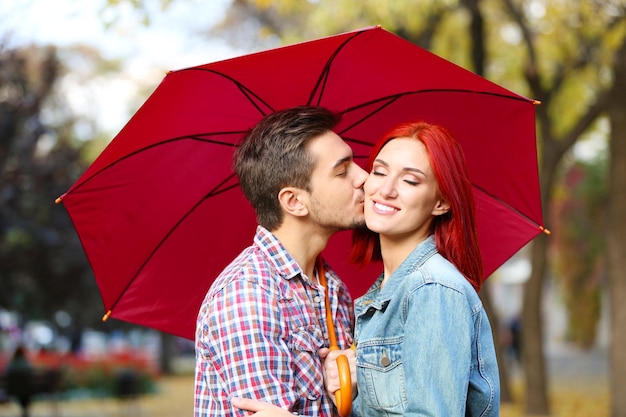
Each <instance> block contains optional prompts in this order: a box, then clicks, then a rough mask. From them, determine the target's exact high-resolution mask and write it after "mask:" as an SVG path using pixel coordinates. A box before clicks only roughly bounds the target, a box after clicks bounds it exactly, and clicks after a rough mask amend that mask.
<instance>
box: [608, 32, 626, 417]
mask: <svg viewBox="0 0 626 417" xmlns="http://www.w3.org/2000/svg"><path fill="white" fill-rule="evenodd" d="M614 71H615V72H614V79H615V83H614V85H613V89H612V91H611V97H610V102H609V117H610V120H611V140H610V145H609V155H610V158H611V160H610V162H609V175H608V178H609V196H610V197H609V201H608V206H607V210H608V212H607V225H608V228H607V234H606V247H607V264H608V271H607V272H608V282H609V291H608V292H609V294H610V305H611V348H610V364H611V365H610V373H611V376H610V398H611V417H626V395H624V387H623V383H624V382H623V378H624V375H626V349H624V346H626V332H625V331H624V329H626V303H624V300H626V279H625V278H624V271H626V256H624V255H625V253H626V249H625V248H626V219H625V218H624V213H626V193H625V192H624V190H626V101H625V100H624V93H626V42H625V43H624V44H622V46H621V48H620V49H619V50H618V51H617V53H616V55H615V62H614Z"/></svg>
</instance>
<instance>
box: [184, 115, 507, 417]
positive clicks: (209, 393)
mask: <svg viewBox="0 0 626 417" xmlns="http://www.w3.org/2000/svg"><path fill="white" fill-rule="evenodd" d="M337 122H338V119H337V117H336V116H335V115H334V114H333V113H331V112H329V111H327V110H325V109H323V108H319V107H297V108H292V109H287V110H283V111H279V112H275V113H272V114H270V115H268V116H267V117H265V118H264V119H263V120H262V121H261V122H259V123H258V124H257V125H256V126H255V127H254V128H253V129H252V130H251V132H250V133H249V134H248V136H247V137H246V139H245V140H244V142H243V143H242V145H241V146H240V147H239V149H238V150H237V152H236V155H235V171H236V173H237V175H238V177H239V179H240V184H241V187H242V190H243V192H244V194H245V195H246V197H247V198H248V200H249V201H250V202H251V203H252V205H253V207H254V209H255V211H256V214H257V219H258V222H259V226H258V228H257V232H256V235H255V237H254V243H253V245H252V246H250V247H249V248H247V249H245V250H244V251H243V252H242V253H241V254H240V255H239V256H238V257H237V258H236V259H235V260H234V261H233V262H232V263H231V264H230V265H229V266H228V267H226V269H225V270H224V271H223V272H222V274H221V275H220V276H219V277H218V278H217V280H216V281H215V282H214V284H213V285H212V286H211V288H210V290H209V291H208V293H207V295H206V298H205V300H204V302H203V304H202V307H201V309H200V312H199V315H198V323H197V329H196V380H195V394H194V396H195V406H194V408H195V416H196V417H200V416H244V415H248V414H250V413H249V412H247V411H244V410H250V411H256V412H258V415H259V416H261V415H267V416H278V415H283V414H284V415H294V414H298V415H307V416H311V417H317V416H328V417H330V416H332V415H334V408H333V404H332V399H331V396H330V395H328V394H327V393H326V390H328V391H330V392H332V391H333V390H334V389H336V387H338V382H337V378H336V376H334V377H333V375H336V368H334V366H335V365H334V358H335V357H336V356H337V354H339V353H343V354H346V355H347V356H348V357H349V358H350V361H351V363H350V367H351V370H352V371H353V375H352V380H353V383H354V382H355V381H358V393H357V395H356V398H355V400H354V404H353V415H355V416H378V415H403V414H407V415H409V414H413V415H432V416H468V415H472V416H474V415H476V416H478V415H480V416H492V415H499V381H498V369H497V363H496V358H495V350H494V345H493V338H492V335H491V329H490V325H489V322H488V319H487V316H486V314H485V312H484V310H483V308H482V304H481V302H480V299H479V298H478V295H477V291H478V290H479V288H480V284H481V282H482V264H481V258H480V253H479V248H478V242H477V237H476V227H475V217H474V204H473V197H472V191H471V183H470V181H469V178H468V175H467V171H466V167H465V162H464V158H463V155H462V151H461V149H460V146H459V145H458V143H457V142H456V141H455V140H454V138H453V137H452V136H451V135H450V134H449V133H448V132H447V131H446V130H445V129H444V128H442V127H440V126H436V125H431V124H427V123H422V122H417V123H408V124H404V125H400V126H397V127H396V128H395V129H393V130H392V131H391V132H389V133H388V134H386V135H385V136H384V137H383V138H381V140H380V141H379V142H378V143H377V145H376V147H375V148H374V150H373V152H372V156H371V158H370V160H369V162H368V166H367V168H368V170H369V171H370V173H369V175H368V173H366V172H365V171H363V170H362V169H361V168H360V167H359V166H358V165H357V164H356V163H355V162H354V161H353V155H352V149H351V148H350V146H348V145H347V144H346V143H345V142H343V140H342V139H341V138H340V137H339V136H338V135H336V134H335V133H333V131H332V129H333V128H334V127H335V126H336V124H337ZM364 224H366V225H367V229H366V228H364V227H362V226H363V225H364ZM343 229H356V230H355V232H354V245H353V252H352V258H353V260H354V261H355V262H359V263H362V264H367V263H369V262H371V261H375V260H381V259H382V261H383V267H384V269H383V273H382V275H381V276H380V277H379V278H378V279H377V280H376V282H375V283H374V284H373V285H372V287H371V288H370V290H369V291H368V292H367V293H366V294H365V295H364V296H363V297H361V298H359V299H358V300H356V303H355V311H354V312H353V310H352V300H351V298H350V295H349V293H348V291H347V289H346V287H345V286H344V284H343V283H342V282H341V281H340V280H339V279H338V277H337V276H336V275H335V274H334V273H333V272H332V270H330V269H329V268H328V266H326V277H327V287H328V291H329V295H330V300H331V301H330V303H331V310H332V312H333V316H334V322H335V326H336V329H337V339H338V344H339V346H340V348H341V349H345V350H343V351H334V352H332V353H329V351H328V349H326V348H327V347H328V344H327V342H326V341H327V340H328V336H327V334H326V329H325V325H324V316H325V305H324V302H325V301H324V290H325V288H324V287H322V286H321V285H320V283H319V281H318V274H317V271H316V262H315V261H316V258H317V256H318V255H319V253H320V252H321V251H322V250H323V249H324V247H325V246H326V243H327V242H328V240H329V239H330V237H331V236H332V235H333V234H334V233H335V232H337V231H339V230H343ZM355 317H356V319H354V318H355ZM354 320H356V323H355V322H354ZM352 329H354V335H353V334H352ZM353 343H354V344H355V345H356V355H355V354H354V353H352V351H351V350H350V349H349V347H350V346H351V345H352V344H353ZM324 374H327V375H326V376H327V378H326V379H327V380H326V387H325V386H324ZM354 392H356V390H355V391H354ZM255 400H261V401H264V402H267V403H269V404H266V403H264V402H260V401H255Z"/></svg>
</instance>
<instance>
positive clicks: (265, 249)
mask: <svg viewBox="0 0 626 417" xmlns="http://www.w3.org/2000/svg"><path fill="white" fill-rule="evenodd" d="M254 243H255V245H257V246H258V247H259V249H260V250H261V252H262V253H263V255H264V256H265V257H266V258H267V260H268V261H269V262H270V263H271V264H272V265H273V266H274V269H275V270H276V271H277V272H278V273H279V274H280V275H281V276H282V277H283V278H285V279H291V278H294V277H297V276H299V275H302V274H303V272H302V268H300V265H298V263H297V262H296V261H295V259H294V258H293V257H292V256H291V254H290V253H289V252H287V249H285V247H284V246H283V245H282V243H280V240H278V238H277V237H276V236H275V235H274V234H273V233H272V232H270V231H269V230H267V229H266V228H265V227H263V226H261V225H259V226H257V229H256V234H255V235H254Z"/></svg>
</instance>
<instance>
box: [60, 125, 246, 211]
mask: <svg viewBox="0 0 626 417" xmlns="http://www.w3.org/2000/svg"><path fill="white" fill-rule="evenodd" d="M245 133H247V132H246V131H232V132H214V133H200V134H193V135H185V136H180V137H177V138H170V139H166V140H163V141H160V142H159V143H153V144H151V145H148V146H146V147H144V148H141V149H137V150H136V151H133V152H131V153H129V154H128V155H124V156H123V157H121V158H120V159H118V160H116V161H113V162H111V163H110V164H109V165H107V166H105V167H103V168H102V169H100V170H99V171H97V172H94V173H93V175H92V176H90V177H89V178H87V179H85V180H84V181H83V182H81V183H80V184H78V185H76V187H74V188H72V189H71V190H69V191H68V192H66V193H65V194H63V195H62V196H61V197H60V199H61V200H63V198H65V196H66V195H68V194H71V193H73V192H74V191H75V190H77V189H79V188H81V187H82V186H83V185H85V184H86V183H88V182H89V181H91V180H92V179H93V178H95V177H96V176H98V175H100V174H101V173H103V172H104V171H106V170H108V169H109V168H112V167H114V166H115V165H117V164H118V163H119V162H122V161H124V160H126V159H128V158H130V157H133V156H135V155H137V154H139V153H141V152H145V151H147V150H150V149H152V148H154V147H157V146H160V145H164V144H168V143H171V142H176V141H179V140H185V139H192V140H196V141H199V142H206V143H212V144H215V145H223V146H230V147H237V146H238V145H236V144H234V143H230V142H224V141H219V140H212V139H208V138H206V137H204V136H214V135H241V134H245Z"/></svg>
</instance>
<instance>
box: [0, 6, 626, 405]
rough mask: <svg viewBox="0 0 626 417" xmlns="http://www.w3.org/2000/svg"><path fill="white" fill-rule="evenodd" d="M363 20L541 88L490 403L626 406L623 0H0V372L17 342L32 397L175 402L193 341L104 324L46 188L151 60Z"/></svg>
mask: <svg viewBox="0 0 626 417" xmlns="http://www.w3.org/2000/svg"><path fill="white" fill-rule="evenodd" d="M372 25H382V27H383V28H385V29H386V30H388V31H391V32H393V33H396V34H397V35H399V36H401V37H403V38H405V39H407V40H409V41H411V42H414V43H415V44H417V45H419V46H421V47H423V48H425V49H427V50H429V51H431V52H434V53H436V54H438V55H440V56H442V57H443V58H446V59H448V60H450V61H452V62H454V63H456V64H458V65H460V66H462V67H464V68H466V69H468V70H470V71H472V72H475V73H477V74H479V75H482V76H484V77H485V78H487V79H489V80H491V81H494V82H496V83H499V84H501V85H502V86H504V87H506V88H508V89H510V90H512V91H515V92H517V93H519V94H522V95H524V96H527V97H531V98H534V99H536V100H540V101H541V105H539V106H537V107H536V112H537V144H538V152H539V173H540V181H541V189H542V203H543V208H544V216H545V219H546V224H547V227H548V228H549V229H550V230H551V232H552V233H551V234H550V235H547V234H542V235H541V236H539V237H538V238H536V239H535V240H533V241H532V242H531V243H530V244H528V245H527V246H526V247H525V248H523V249H522V250H521V251H520V252H519V253H518V254H516V255H515V256H514V257H513V258H512V259H511V260H510V261H508V262H507V263H506V264H505V265H503V266H502V267H501V268H500V269H499V270H498V271H496V272H495V273H494V274H493V275H492V276H491V277H490V278H489V279H488V280H487V283H486V284H485V286H484V287H483V288H484V289H483V291H482V293H481V297H482V298H483V301H484V303H485V306H486V307H487V308H488V311H489V315H490V318H491V322H492V325H493V327H494V335H495V338H496V341H497V345H498V349H499V360H500V364H501V378H502V388H503V391H502V400H503V412H502V415H503V416H522V415H528V416H549V415H554V416H607V417H608V416H611V417H620V416H626V388H625V385H624V384H623V382H622V380H623V378H624V377H626V350H625V349H624V348H623V346H624V345H625V343H624V342H626V332H625V331H624V330H625V329H626V302H625V301H626V279H625V278H624V274H623V272H622V271H624V270H626V253H625V248H626V216H624V213H625V212H626V0H582V1H580V0H360V1H349V0H273V1H267V0H212V1H211V2H208V1H200V0H153V1H146V2H142V1H133V0H116V1H113V0H109V1H105V0H101V1H92V2H91V1H90V2H82V1H72V0H64V1H55V2H48V1H46V0H37V1H36V0H21V1H18V0H0V330H1V332H0V374H3V373H4V369H5V368H6V367H7V364H8V363H9V361H10V360H11V357H12V356H13V353H14V351H15V350H16V348H17V347H18V346H19V345H24V346H25V348H26V357H27V359H28V360H29V362H30V363H31V364H32V366H33V367H34V368H35V369H36V370H37V371H38V375H39V382H40V385H41V386H42V389H41V392H40V394H39V395H38V396H37V397H36V398H35V402H34V404H33V406H32V415H35V416H38V415H51V414H53V415H66V416H73V415H76V416H79V415H93V416H96V415H98V416H100V415H102V416H106V415H139V414H144V415H152V416H160V415H171V416H174V415H190V414H191V413H192V410H193V376H192V372H193V344H192V342H190V341H188V340H185V339H181V338H177V337H174V336H170V335H167V334H163V333H160V332H157V331H154V330H150V329H147V328H142V327H139V326H135V325H131V324H128V323H124V322H120V321H116V320H109V321H107V322H106V323H102V322H101V320H100V319H101V317H102V315H103V313H104V311H103V307H102V303H101V300H100V295H99V292H98V288H97V286H96V283H95V280H94V277H93V274H92V271H91V269H90V267H89V264H88V262H87V259H86V257H85V254H84V252H83V250H82V247H81V244H80V241H79V240H78V237H77V236H76V233H75V231H74V229H73V227H72V224H71V221H70V219H69V217H68V215H67V213H66V211H65V210H64V208H63V207H62V205H55V204H54V201H55V199H56V198H57V197H58V196H60V195H62V194H63V193H64V192H65V191H67V189H68V188H69V187H70V186H71V185H72V184H73V183H74V181H76V180H77V179H78V177H79V176H80V174H81V173H82V172H83V171H84V170H85V168H86V167H87V166H88V165H89V163H90V162H91V161H93V159H94V158H95V157H96V156H97V155H98V154H99V152H100V151H101V150H102V149H103V148H104V147H105V146H106V145H107V143H108V142H109V141H110V140H111V139H112V138H113V136H115V134H116V133H117V132H118V131H119V130H120V129H121V128H122V127H123V125H124V123H125V122H126V120H128V118H130V116H131V115H132V114H133V113H134V111H136V110H137V108H138V107H139V106H140V105H141V103H142V102H143V101H144V100H145V99H146V98H147V96H148V95H149V94H150V93H151V92H152V91H153V90H154V88H155V87H156V86H157V85H158V83H159V82H160V81H161V79H162V78H163V76H164V74H165V72H166V71H168V70H172V69H178V68H183V67H186V66H191V65H198V64H203V63H207V62H212V61H216V60H220V59H225V58H229V57H234V56H237V55H241V54H244V53H249V52H254V51H260V50H264V49H268V48H272V47H277V46H280V45H283V44H288V43H294V42H298V41H303V40H310V39H314V38H318V37H322V36H327V35H332V34H337V33H341V32H346V31H350V30H354V29H358V28H362V27H366V26H372ZM389 65H402V60H401V58H399V60H398V62H391V63H389ZM484 128H485V129H489V126H485V127H484ZM512 157H513V158H514V157H515V156H514V155H513V156H512ZM619 346H622V348H619ZM3 392H4V391H2V386H1V385H0V416H5V415H6V416H10V415H18V413H19V407H18V406H17V404H16V403H15V402H14V401H12V400H11V399H10V398H8V396H7V395H6V392H4V394H5V395H4V396H3Z"/></svg>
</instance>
